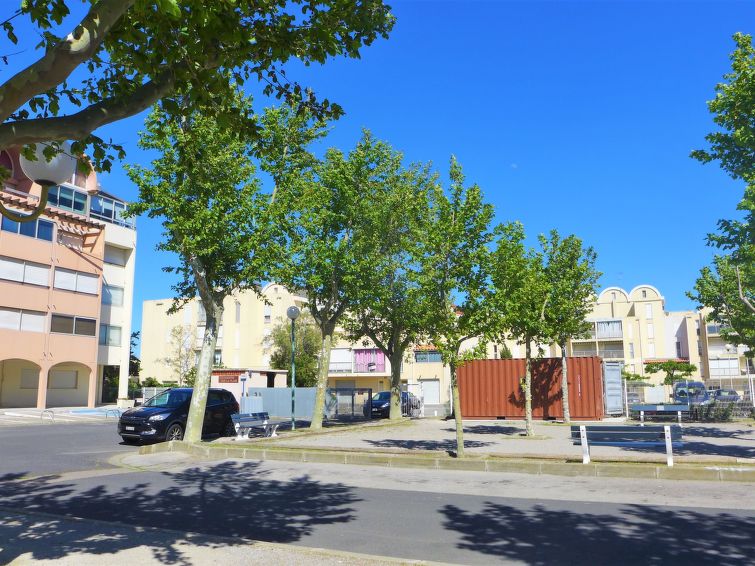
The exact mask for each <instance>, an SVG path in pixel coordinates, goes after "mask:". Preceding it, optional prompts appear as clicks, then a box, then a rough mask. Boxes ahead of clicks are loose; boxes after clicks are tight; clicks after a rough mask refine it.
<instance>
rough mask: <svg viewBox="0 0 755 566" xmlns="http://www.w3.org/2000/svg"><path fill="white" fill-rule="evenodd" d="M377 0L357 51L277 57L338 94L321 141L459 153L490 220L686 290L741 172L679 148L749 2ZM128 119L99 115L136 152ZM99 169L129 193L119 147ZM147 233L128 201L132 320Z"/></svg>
mask: <svg viewBox="0 0 755 566" xmlns="http://www.w3.org/2000/svg"><path fill="white" fill-rule="evenodd" d="M389 3H390V4H391V5H392V6H393V11H394V14H395V15H396V17H397V24H396V26H395V28H394V31H393V33H392V35H391V37H390V38H389V39H388V40H381V41H379V42H377V43H376V44H374V45H373V46H371V47H369V48H366V49H365V50H364V51H363V57H362V59H361V60H344V59H341V60H333V61H331V62H329V63H328V64H327V65H325V66H324V67H312V68H308V69H303V68H301V67H298V66H293V67H291V72H290V73H289V76H293V77H295V78H296V79H298V80H299V81H300V82H302V83H304V84H309V85H311V86H313V87H314V88H315V90H316V92H317V93H318V95H320V96H321V97H327V98H328V99H329V100H332V101H336V102H338V103H340V104H341V105H342V106H343V107H344V109H345V111H346V116H344V117H343V118H342V119H341V120H339V121H338V122H336V123H335V124H334V129H333V132H332V134H331V135H330V136H329V138H328V140H327V145H330V146H338V147H341V148H344V149H349V148H351V147H352V146H353V144H354V143H355V142H356V140H357V139H358V138H359V136H360V133H361V129H362V128H369V129H370V130H372V131H373V133H374V134H375V135H376V136H377V137H379V138H382V139H384V140H386V141H388V142H390V143H391V144H392V145H393V146H394V147H396V148H397V149H399V150H401V151H403V152H404V153H405V156H406V159H407V160H408V161H432V162H433V163H434V164H435V165H436V167H437V168H438V170H440V171H441V172H442V173H444V174H445V172H446V170H447V164H448V159H449V156H450V155H451V154H455V155H456V156H457V157H458V158H459V160H460V161H461V163H462V164H463V166H464V170H465V173H466V175H467V179H468V181H469V182H475V183H478V184H479V185H480V186H481V187H482V188H483V190H484V192H485V194H486V196H487V198H488V200H489V201H490V202H492V203H493V204H494V205H495V208H496V214H497V218H496V220H497V221H498V222H505V221H510V220H520V221H522V222H523V223H524V226H525V228H526V230H527V232H528V234H529V235H531V236H532V237H533V238H534V236H535V235H536V234H537V233H539V232H546V231H548V230H550V229H551V228H557V229H558V230H559V231H560V232H561V233H563V234H569V233H574V234H577V235H578V236H580V237H581V238H583V240H584V241H585V242H586V243H587V244H589V245H592V246H594V247H595V249H596V250H597V252H598V266H599V268H600V270H601V271H603V272H604V275H603V278H602V281H601V284H602V286H603V287H606V286H611V285H619V286H622V287H624V288H626V289H631V288H632V287H634V286H635V285H638V284H640V283H650V284H652V285H655V286H656V287H658V289H659V290H660V291H661V292H662V293H663V295H664V296H665V297H666V306H667V308H668V309H669V310H678V309H686V308H692V307H693V304H692V302H691V301H690V300H688V299H687V298H686V297H685V295H684V293H685V291H687V290H689V289H690V288H691V287H692V285H693V283H694V280H695V277H696V274H697V271H698V270H699V269H700V267H702V266H703V265H705V264H706V263H708V262H709V261H710V258H711V255H712V251H711V250H710V249H709V248H707V247H706V246H705V242H704V238H705V235H706V233H708V232H710V231H712V230H714V229H715V225H716V221H717V220H718V219H719V218H725V217H733V216H734V215H735V207H736V204H737V202H738V200H739V198H740V197H741V194H742V186H741V184H739V183H737V182H734V181H732V180H731V179H729V178H728V177H727V176H726V175H724V174H723V173H722V172H721V171H720V170H719V169H718V167H717V165H715V164H711V165H706V166H703V165H701V164H699V163H698V162H696V161H693V160H692V159H690V158H689V152H690V151H691V150H692V149H695V148H699V147H702V146H704V140H703V137H704V135H705V134H706V133H707V132H709V131H711V129H712V128H713V123H712V120H711V115H710V114H709V113H708V110H707V107H706V104H705V102H706V100H709V99H710V98H712V97H713V92H714V91H713V88H714V85H715V84H716V83H717V82H719V81H720V79H721V76H722V75H723V74H724V73H725V72H727V71H728V69H729V60H728V55H729V53H730V52H731V51H732V49H733V42H732V40H731V36H732V34H734V32H736V31H743V32H748V33H753V32H755V29H754V28H755V26H754V25H753V23H755V4H753V3H752V2H745V1H742V2H725V1H715V2H675V1H671V2H649V1H632V2H613V1H599V2H576V1H569V0H563V1H560V2H537V1H534V0H533V1H527V2H506V1H497V2H472V1H465V2H430V1H414V2H389ZM255 90H256V88H255V87H252V88H250V92H254V91H255ZM258 102H259V103H260V104H261V105H264V103H265V102H264V100H262V99H258ZM141 123H142V117H138V118H133V119H130V120H128V121H125V122H121V123H119V124H117V125H113V126H110V127H108V128H105V129H103V130H102V132H101V133H103V134H105V135H107V136H112V137H113V138H116V139H119V140H123V141H124V142H125V145H126V148H127V150H128V152H129V154H128V157H127V160H128V161H134V162H142V163H143V162H145V161H146V160H147V156H146V155H144V154H143V153H141V152H139V151H138V150H137V149H136V139H137V134H136V132H137V131H138V130H139V129H140V128H141ZM101 182H102V184H103V186H104V187H105V188H106V189H107V190H109V191H111V192H114V193H115V194H118V195H121V196H123V197H124V198H126V199H133V198H135V196H136V191H135V188H134V187H133V186H132V185H131V184H130V183H129V181H128V179H127V177H126V176H125V174H124V173H123V171H122V168H121V167H120V166H119V165H116V166H115V168H114V171H113V172H112V173H111V174H109V175H102V176H101ZM160 234H161V229H160V225H159V223H157V222H155V221H151V220H148V219H139V221H138V238H139V244H138V246H139V247H138V254H137V271H136V296H135V303H134V329H137V330H138V329H139V328H140V326H141V303H142V301H143V300H146V299H155V298H164V297H170V296H172V295H171V291H170V284H171V278H170V276H169V275H167V274H164V273H163V272H162V271H161V268H162V267H163V266H165V265H169V264H171V262H173V261H174V260H173V259H172V258H171V257H170V256H169V255H167V254H164V253H157V252H155V251H154V247H155V245H156V244H157V243H158V241H159V240H160Z"/></svg>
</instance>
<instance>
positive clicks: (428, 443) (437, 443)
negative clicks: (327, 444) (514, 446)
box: [365, 438, 492, 452]
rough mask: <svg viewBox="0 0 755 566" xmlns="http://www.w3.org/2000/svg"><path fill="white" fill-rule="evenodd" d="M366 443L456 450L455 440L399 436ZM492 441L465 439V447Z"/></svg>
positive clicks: (479, 446) (406, 447)
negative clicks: (406, 438)
mask: <svg viewBox="0 0 755 566" xmlns="http://www.w3.org/2000/svg"><path fill="white" fill-rule="evenodd" d="M365 442H367V443H368V444H372V445H373V446H377V447H378V448H402V449H404V450H423V451H437V452H454V451H455V450H456V440H455V439H454V440H403V439H399V438H387V439H385V440H366V441H365ZM491 444H492V442H481V441H479V440H465V441H464V447H465V448H482V447H484V446H490V445H491Z"/></svg>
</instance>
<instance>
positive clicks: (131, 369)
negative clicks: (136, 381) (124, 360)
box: [128, 332, 142, 378]
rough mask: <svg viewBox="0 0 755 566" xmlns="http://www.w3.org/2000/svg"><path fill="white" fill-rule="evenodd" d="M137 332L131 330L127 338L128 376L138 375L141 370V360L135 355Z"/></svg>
mask: <svg viewBox="0 0 755 566" xmlns="http://www.w3.org/2000/svg"><path fill="white" fill-rule="evenodd" d="M139 334H140V333H139V332H132V333H131V339H130V340H129V350H128V375H129V377H136V378H138V377H139V372H140V371H141V370H142V361H141V360H140V359H139V358H138V357H137V356H136V353H135V352H136V345H137V343H138V342H139Z"/></svg>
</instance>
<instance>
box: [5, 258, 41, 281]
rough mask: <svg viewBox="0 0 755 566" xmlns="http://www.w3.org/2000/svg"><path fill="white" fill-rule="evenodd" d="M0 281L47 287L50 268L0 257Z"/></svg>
mask: <svg viewBox="0 0 755 566" xmlns="http://www.w3.org/2000/svg"><path fill="white" fill-rule="evenodd" d="M0 279H7V280H8V281H17V282H19V283H28V284H30V285H42V286H44V287H47V286H48V285H49V279H50V267H49V266H48V265H41V264H39V263H31V262H29V261H22V260H20V259H13V258H10V257H0Z"/></svg>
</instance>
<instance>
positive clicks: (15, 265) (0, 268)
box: [0, 257, 24, 282]
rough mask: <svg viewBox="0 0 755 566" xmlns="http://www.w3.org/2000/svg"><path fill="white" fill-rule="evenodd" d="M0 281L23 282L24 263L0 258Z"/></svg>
mask: <svg viewBox="0 0 755 566" xmlns="http://www.w3.org/2000/svg"><path fill="white" fill-rule="evenodd" d="M0 279H9V280H11V281H19V282H20V281H23V280H24V262H23V261H18V260H17V259H11V258H9V257H1V258H0Z"/></svg>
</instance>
